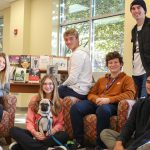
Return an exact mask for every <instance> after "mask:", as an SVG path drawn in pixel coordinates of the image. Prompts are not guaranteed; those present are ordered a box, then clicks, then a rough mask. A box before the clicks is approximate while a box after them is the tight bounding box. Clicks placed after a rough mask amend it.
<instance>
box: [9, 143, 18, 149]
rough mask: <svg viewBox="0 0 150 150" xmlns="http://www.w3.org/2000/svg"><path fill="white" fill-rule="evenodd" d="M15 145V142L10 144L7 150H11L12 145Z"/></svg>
mask: <svg viewBox="0 0 150 150" xmlns="http://www.w3.org/2000/svg"><path fill="white" fill-rule="evenodd" d="M16 144H17V142H13V143H11V144H10V145H9V150H12V147H13V146H14V145H16Z"/></svg>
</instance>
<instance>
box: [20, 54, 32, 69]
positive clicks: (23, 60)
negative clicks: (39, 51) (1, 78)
mask: <svg viewBox="0 0 150 150" xmlns="http://www.w3.org/2000/svg"><path fill="white" fill-rule="evenodd" d="M30 64H31V56H30V55H21V56H20V67H22V68H25V69H29V68H30Z"/></svg>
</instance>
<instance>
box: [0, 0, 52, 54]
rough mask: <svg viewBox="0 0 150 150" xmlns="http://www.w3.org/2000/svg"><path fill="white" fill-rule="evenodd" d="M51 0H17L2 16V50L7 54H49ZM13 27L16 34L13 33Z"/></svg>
mask: <svg viewBox="0 0 150 150" xmlns="http://www.w3.org/2000/svg"><path fill="white" fill-rule="evenodd" d="M51 3H52V0H17V1H15V2H13V3H11V6H10V8H8V9H5V10H3V11H1V12H0V15H2V16H4V25H5V27H4V51H5V52H7V53H8V54H35V55H50V54H51V39H52V38H51V33H52V19H51V18H52V17H51V16H52V15H51V14H52V13H51V11H50V10H51ZM14 29H17V30H18V34H17V35H14V33H13V32H14Z"/></svg>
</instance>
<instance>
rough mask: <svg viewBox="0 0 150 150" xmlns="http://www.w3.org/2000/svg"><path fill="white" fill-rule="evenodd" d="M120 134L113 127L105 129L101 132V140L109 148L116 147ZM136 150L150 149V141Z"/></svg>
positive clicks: (111, 149) (110, 149)
mask: <svg viewBox="0 0 150 150" xmlns="http://www.w3.org/2000/svg"><path fill="white" fill-rule="evenodd" d="M118 136H119V133H118V132H116V131H114V130H111V129H104V130H103V131H102V132H101V134H100V138H101V140H102V141H103V142H104V144H105V145H106V146H107V148H108V149H109V150H113V149H114V146H115V143H116V140H117V137H118ZM127 150H128V148H127ZM136 150H150V142H148V143H145V144H144V145H142V146H140V147H138V148H137V149H136Z"/></svg>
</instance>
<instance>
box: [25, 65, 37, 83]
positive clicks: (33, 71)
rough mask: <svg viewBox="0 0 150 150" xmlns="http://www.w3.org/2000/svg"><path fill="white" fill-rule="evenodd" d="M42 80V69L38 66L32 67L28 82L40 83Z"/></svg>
mask: <svg viewBox="0 0 150 150" xmlns="http://www.w3.org/2000/svg"><path fill="white" fill-rule="evenodd" d="M39 81H40V70H39V69H38V68H31V69H30V70H29V78H28V82H31V83H39Z"/></svg>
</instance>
